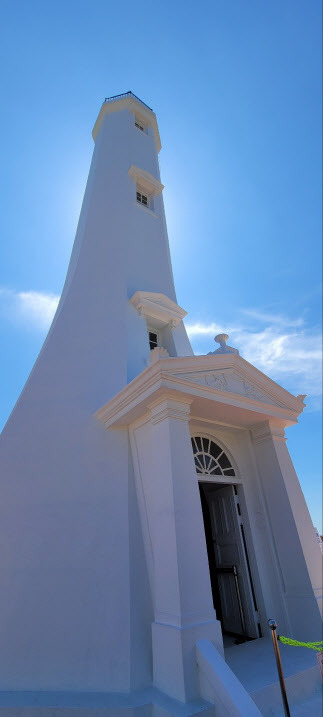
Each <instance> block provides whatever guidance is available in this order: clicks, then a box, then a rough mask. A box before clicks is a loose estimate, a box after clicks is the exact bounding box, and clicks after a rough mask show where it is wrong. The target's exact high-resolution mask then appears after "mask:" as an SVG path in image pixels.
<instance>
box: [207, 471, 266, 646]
mask: <svg viewBox="0 0 323 717" xmlns="http://www.w3.org/2000/svg"><path fill="white" fill-rule="evenodd" d="M204 485H205V484H204ZM205 494H206V498H207V502H208V506H209V512H210V522H211V530H212V541H213V548H214V556H215V562H216V567H217V569H218V570H217V577H218V586H219V594H220V601H221V612H222V627H223V629H224V630H227V631H229V632H235V633H237V634H243V627H242V622H241V615H240V609H239V600H238V595H237V589H236V583H235V578H234V575H233V574H232V573H229V572H228V573H221V568H228V567H232V566H236V569H237V580H238V585H239V591H240V597H241V605H242V609H243V615H244V620H245V627H246V632H247V635H248V636H249V637H257V636H258V632H257V623H256V619H255V613H254V609H253V602H252V595H251V590H250V584H249V576H248V570H247V564H246V557H245V552H244V548H243V544H242V540H241V532H240V523H239V518H238V515H237V508H236V502H235V496H234V490H233V486H232V485H225V486H222V487H219V486H216V485H212V484H211V485H208V486H206V485H205Z"/></svg>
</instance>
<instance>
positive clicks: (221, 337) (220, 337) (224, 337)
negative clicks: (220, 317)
mask: <svg viewBox="0 0 323 717" xmlns="http://www.w3.org/2000/svg"><path fill="white" fill-rule="evenodd" d="M228 338H229V336H228V334H217V336H215V337H214V341H215V342H216V343H217V344H220V347H219V348H218V349H216V350H215V351H209V353H208V356H210V355H211V354H239V351H238V349H234V348H233V347H232V346H227V341H228Z"/></svg>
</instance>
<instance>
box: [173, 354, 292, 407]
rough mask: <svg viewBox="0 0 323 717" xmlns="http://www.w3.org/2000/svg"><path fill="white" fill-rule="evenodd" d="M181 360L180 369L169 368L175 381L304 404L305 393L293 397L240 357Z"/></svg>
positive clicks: (286, 404) (275, 402)
mask: <svg viewBox="0 0 323 717" xmlns="http://www.w3.org/2000/svg"><path fill="white" fill-rule="evenodd" d="M179 361H180V359H179ZM184 361H185V363H186V366H184V365H183V364H182V366H183V370H180V366H179V365H178V368H177V367H176V370H175V371H172V373H173V375H174V378H175V377H176V380H180V381H185V382H186V381H189V382H190V383H191V384H192V383H193V384H195V385H200V386H203V387H205V388H209V389H210V390H211V392H214V391H217V392H221V393H222V394H231V395H235V396H237V397H243V398H244V399H247V400H249V401H257V402H260V403H263V404H267V405H271V406H278V407H281V408H288V409H291V410H293V411H295V410H298V411H299V410H302V409H303V407H304V403H303V400H302V399H303V398H304V396H299V397H295V396H293V395H292V394H290V393H289V392H288V391H286V390H285V389H284V388H282V386H279V384H277V383H276V382H275V381H273V380H272V379H270V378H269V377H268V376H266V375H265V374H264V373H262V372H261V371H259V370H258V369H257V368H255V366H253V365H252V364H250V363H249V362H247V361H245V360H244V359H243V358H242V357H241V356H235V355H232V354H231V355H230V354H227V355H223V356H221V355H217V356H214V357H211V356H210V357H209V356H195V357H194V358H193V359H184ZM186 367H187V368H186ZM195 367H196V368H195Z"/></svg>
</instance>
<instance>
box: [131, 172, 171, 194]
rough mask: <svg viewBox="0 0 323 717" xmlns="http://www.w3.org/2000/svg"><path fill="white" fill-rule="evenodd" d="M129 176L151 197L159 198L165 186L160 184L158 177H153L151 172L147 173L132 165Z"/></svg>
mask: <svg viewBox="0 0 323 717" xmlns="http://www.w3.org/2000/svg"><path fill="white" fill-rule="evenodd" d="M128 174H129V177H131V179H133V181H134V182H136V184H138V185H140V188H142V189H143V190H145V191H146V192H147V194H149V195H150V196H153V197H157V196H158V194H161V193H162V191H163V189H164V185H163V184H162V183H161V182H159V180H158V179H156V177H153V175H152V174H150V172H146V170H145V169H140V167H136V166H135V165H134V164H132V165H131V167H130V169H129V171H128Z"/></svg>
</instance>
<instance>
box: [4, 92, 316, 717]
mask: <svg viewBox="0 0 323 717" xmlns="http://www.w3.org/2000/svg"><path fill="white" fill-rule="evenodd" d="M93 138H94V141H95V147H94V153H93V159H92V163H91V168H90V173H89V178H88V182H87V187H86V191H85V195H84V200H83V205H82V210H81V215H80V220H79V225H78V229H77V234H76V239H75V243H74V247H73V252H72V257H71V261H70V266H69V269H68V273H67V278H66V282H65V286H64V290H63V293H62V297H61V300H60V303H59V306H58V309H57V312H56V315H55V318H54V321H53V324H52V326H51V329H50V331H49V334H48V337H47V339H46V341H45V344H44V346H43V349H42V351H41V353H40V356H39V358H38V360H37V362H36V364H35V367H34V369H33V371H32V373H31V375H30V377H29V379H28V381H27V384H26V386H25V388H24V390H23V392H22V394H21V396H20V398H19V400H18V402H17V404H16V406H15V408H14V410H13V412H12V415H11V416H10V418H9V421H8V423H7V425H6V426H5V429H4V431H3V434H2V438H1V452H0V476H1V478H0V506H1V507H0V510H1V520H0V545H1V550H0V628H1V629H0V715H1V710H2V707H3V706H5V707H4V709H5V710H6V712H5V714H6V715H7V716H8V717H9V715H10V717H11V716H12V717H14V715H15V716H17V715H18V714H19V717H20V716H21V717H31V715H32V717H34V714H35V709H36V707H37V709H38V708H39V710H40V715H41V717H47V716H48V717H54V716H55V717H56V715H57V716H58V717H59V715H61V716H62V717H66V715H68V714H69V713H71V715H72V714H73V715H75V714H76V713H77V715H78V717H92V716H93V717H94V715H95V716H100V717H119V715H128V716H130V715H141V716H142V717H165V716H166V715H169V716H170V715H184V714H185V715H186V716H187V717H188V716H189V715H191V716H193V715H197V714H201V713H203V714H204V715H205V717H215V716H216V715H221V717H222V715H223V717H226V716H227V715H233V714H234V715H244V716H245V717H257V716H258V717H259V716H260V714H261V713H260V711H259V709H260V708H259V705H260V704H261V703H262V701H264V702H266V701H267V703H268V685H267V684H266V685H265V686H264V690H265V693H264V692H263V691H262V688H261V689H260V688H259V686H257V689H254V691H253V692H252V689H251V688H250V689H249V688H248V686H246V684H245V683H244V681H243V678H241V681H240V676H239V679H238V677H237V676H236V675H237V674H238V673H239V670H238V669H237V670H236V668H233V667H232V669H231V667H230V659H229V657H230V656H228V657H227V658H226V661H225V659H224V646H223V638H224V641H225V644H227V643H226V640H227V641H228V640H229V644H231V643H232V638H235V641H236V642H238V643H239V642H242V643H244V644H243V645H240V647H243V648H244V649H245V648H246V650H245V652H244V653H242V657H241V664H242V665H243V664H246V662H248V660H249V663H250V670H249V672H250V673H252V671H253V666H252V664H253V663H252V660H253V659H256V661H257V660H259V654H260V653H261V649H265V648H262V645H263V644H264V637H263V636H264V634H265V631H266V626H267V619H268V617H275V618H276V619H278V621H279V624H280V628H281V630H282V631H285V632H286V633H287V634H290V635H294V636H295V635H296V632H297V629H298V626H299V613H300V612H301V613H302V616H303V627H304V634H305V633H306V638H307V639H310V640H315V639H319V638H318V637H317V634H318V630H319V626H320V617H319V608H318V604H319V601H320V595H321V593H320V587H319V578H320V567H319V565H320V562H319V561H320V551H319V546H318V544H317V541H316V537H315V533H314V530H313V527H312V525H311V520H310V517H309V514H308V511H307V508H306V505H305V502H304V498H303V495H302V493H301V490H300V486H299V483H298V481H297V477H296V474H295V472H294V469H293V466H292V463H291V460H290V457H289V455H288V451H287V448H286V445H285V437H284V427H285V426H290V425H292V424H293V423H296V422H297V417H298V415H299V414H300V413H301V411H302V410H303V407H304V404H303V401H302V398H303V397H302V396H298V397H295V396H292V395H291V394H290V393H288V392H287V391H285V390H284V389H283V388H281V387H280V386H278V385H277V384H275V383H274V382H273V381H271V380H270V379H269V378H268V377H267V376H264V374H262V373H261V372H260V371H258V370H257V369H256V368H255V367H253V366H252V365H251V364H249V363H247V362H246V361H244V359H243V358H241V357H240V356H239V352H238V351H236V350H234V349H231V348H230V347H227V346H226V345H225V341H226V339H227V338H228V337H227V336H226V335H225V334H221V336H220V339H221V348H220V349H219V350H218V351H216V352H215V353H214V354H209V355H207V356H196V357H195V356H193V352H192V349H191V346H190V343H189V340H188V338H187V335H186V331H185V328H184V325H183V318H184V316H185V313H186V312H185V311H184V310H183V309H182V308H181V307H180V306H178V304H177V299H176V294H175V289H174V281H173V276H172V269H171V261H170V255H169V247H168V239H167V230H166V222H165V215H164V206H163V198H162V192H163V185H162V183H161V179H160V175H159V167H158V152H159V150H160V146H161V145H160V138H159V131H158V125H157V121H156V116H155V114H154V112H153V111H152V110H151V109H150V108H149V107H148V106H147V105H145V104H144V103H143V102H141V101H140V100H139V99H138V98H137V97H136V96H135V95H133V94H132V93H131V92H127V93H126V94H124V95H119V96H117V97H112V98H109V99H108V100H106V101H105V102H104V103H103V105H102V108H101V110H100V113H99V116H98V118H97V121H96V123H95V126H94V130H93ZM217 338H219V337H217ZM278 506H279V508H278ZM282 516H283V519H282ZM291 551H292V560H291ZM230 636H231V637H230ZM230 640H231V643H230ZM255 644H256V646H258V652H257V649H256V650H255V649H254V647H252V646H253V645H255ZM259 645H260V647H259ZM265 647H266V645H265ZM235 649H236V650H239V646H238V647H236V648H235ZM259 649H260V653H259ZM237 654H238V653H235V657H236V655H237ZM253 656H255V657H253ZM233 663H234V660H233ZM238 663H239V660H238ZM239 664H240V663H239ZM297 669H298V668H297ZM306 669H307V668H306ZM309 669H312V667H310V668H309ZM242 672H243V671H242ZM294 672H295V670H294ZM300 672H302V675H303V676H302V680H303V681H304V680H305V678H304V675H305V672H306V670H305V668H304V666H302V669H301V670H300ZM239 675H240V673H239ZM313 679H314V678H313V674H312V672H311V674H310V676H309V680H308V684H310V685H313ZM305 681H306V680H305ZM296 682H297V680H296V681H295V684H296ZM273 690H274V693H275V685H274V686H273ZM264 694H265V696H264ZM269 704H271V703H270V700H269ZM257 705H258V706H257ZM41 707H42V709H40V708H41ZM37 714H38V713H37Z"/></svg>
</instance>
